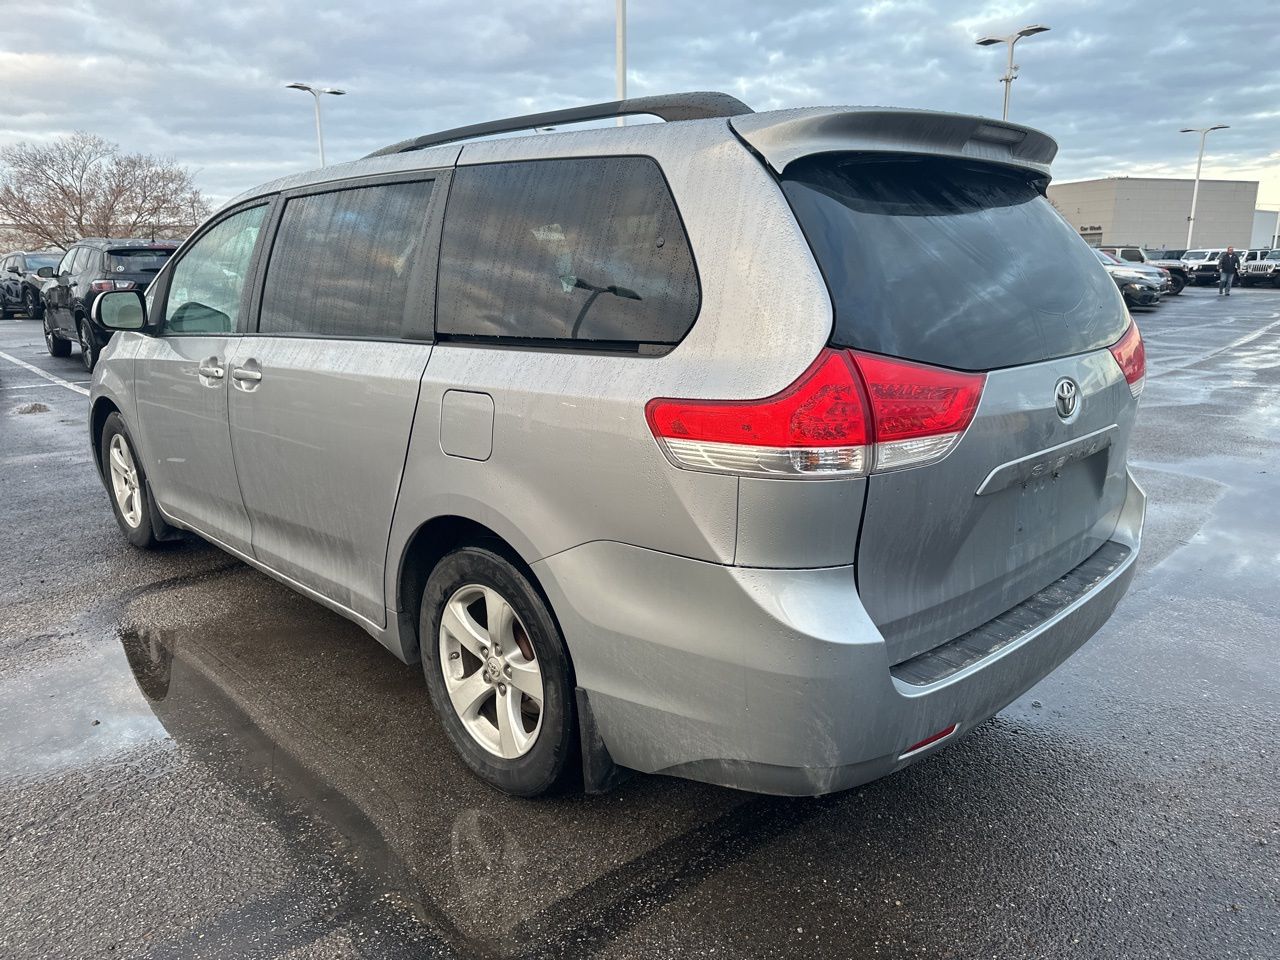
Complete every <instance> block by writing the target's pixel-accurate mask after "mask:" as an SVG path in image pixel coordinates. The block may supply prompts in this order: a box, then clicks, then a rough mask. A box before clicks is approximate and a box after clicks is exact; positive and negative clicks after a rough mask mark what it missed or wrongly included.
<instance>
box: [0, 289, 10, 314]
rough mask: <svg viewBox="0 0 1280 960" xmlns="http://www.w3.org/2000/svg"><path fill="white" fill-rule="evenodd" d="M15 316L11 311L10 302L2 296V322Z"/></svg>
mask: <svg viewBox="0 0 1280 960" xmlns="http://www.w3.org/2000/svg"><path fill="white" fill-rule="evenodd" d="M12 316H13V311H12V310H10V309H9V306H8V302H7V301H6V300H5V299H4V295H3V294H0V320H8V319H9V318H11V317H12Z"/></svg>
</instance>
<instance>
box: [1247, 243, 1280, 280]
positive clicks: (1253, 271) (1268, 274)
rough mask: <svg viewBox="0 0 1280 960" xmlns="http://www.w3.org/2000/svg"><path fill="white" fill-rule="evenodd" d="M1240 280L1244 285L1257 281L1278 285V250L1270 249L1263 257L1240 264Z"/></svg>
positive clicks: (1279, 260)
mask: <svg viewBox="0 0 1280 960" xmlns="http://www.w3.org/2000/svg"><path fill="white" fill-rule="evenodd" d="M1240 282H1241V283H1243V284H1244V285H1245V286H1246V287H1252V286H1253V285H1254V284H1257V283H1270V284H1271V285H1272V286H1273V287H1280V250H1272V251H1271V252H1270V253H1268V254H1267V255H1266V256H1265V257H1262V258H1260V259H1258V260H1250V261H1249V262H1248V263H1242V264H1240Z"/></svg>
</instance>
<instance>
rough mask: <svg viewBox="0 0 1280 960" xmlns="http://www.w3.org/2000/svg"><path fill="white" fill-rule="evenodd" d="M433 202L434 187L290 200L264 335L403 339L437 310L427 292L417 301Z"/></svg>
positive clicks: (271, 272) (275, 254) (276, 251)
mask: <svg viewBox="0 0 1280 960" xmlns="http://www.w3.org/2000/svg"><path fill="white" fill-rule="evenodd" d="M430 197H431V181H418V182H416V183H388V184H381V185H379V186H373V187H359V188H356V189H352V190H339V191H336V192H334V193H321V194H315V195H312V196H306V197H297V198H295V199H293V200H290V201H289V203H288V205H287V206H286V207H285V208H284V217H283V219H282V220H281V221H280V231H279V233H277V235H276V240H275V244H274V245H273V247H272V251H271V263H270V265H269V266H268V268H267V282H266V289H265V291H264V292H263V296H262V316H261V318H260V320H259V322H258V330H259V332H261V333H271V334H277V335H279V334H297V335H312V336H327V337H379V338H397V337H399V336H401V334H402V331H403V330H404V329H405V325H406V323H408V322H410V321H411V320H412V319H414V318H415V316H422V314H423V313H424V312H425V311H427V310H429V308H430V304H429V302H428V293H427V292H425V291H422V290H420V291H419V292H418V295H417V296H414V297H412V298H411V297H410V293H411V291H410V281H411V279H412V275H413V267H414V265H415V263H416V261H417V254H418V250H419V248H420V246H421V245H422V242H423V239H424V238H423V234H424V230H425V224H426V216H427V202H428V200H429V199H430ZM411 299H412V302H411Z"/></svg>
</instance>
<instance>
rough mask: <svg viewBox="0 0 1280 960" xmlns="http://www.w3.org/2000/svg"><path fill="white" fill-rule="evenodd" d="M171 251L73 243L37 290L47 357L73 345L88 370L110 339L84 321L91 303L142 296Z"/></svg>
mask: <svg viewBox="0 0 1280 960" xmlns="http://www.w3.org/2000/svg"><path fill="white" fill-rule="evenodd" d="M176 249H178V245H177V244H176V243H174V242H172V241H165V240H157V241H149V240H104V239H98V238H90V239H86V240H80V241H78V242H77V243H76V244H75V245H74V246H72V247H71V249H70V250H68V251H67V252H66V255H65V256H63V258H62V262H61V263H59V264H58V266H57V268H56V269H55V270H53V271H52V272H50V273H49V274H48V276H49V277H51V279H47V280H46V281H45V284H44V286H43V287H42V288H41V292H42V294H43V297H44V306H45V316H44V341H45V344H46V345H47V346H48V348H49V353H51V354H52V355H53V356H55V357H65V356H67V355H68V354H69V353H70V352H71V341H72V340H75V341H77V342H79V344H80V354H81V356H82V357H83V358H84V366H85V369H86V370H92V369H93V365H94V364H95V363H97V361H98V353H99V352H100V351H101V350H102V348H103V347H104V346H106V344H107V341H108V340H109V339H111V331H110V330H107V329H105V328H103V327H101V326H99V325H98V324H97V323H95V322H94V321H93V320H92V319H90V317H91V312H90V311H91V308H92V307H93V301H94V300H95V299H97V297H98V294H100V293H106V292H107V291H108V290H145V289H146V287H147V284H149V283H150V282H151V278H152V277H154V276H155V275H156V274H157V273H159V272H160V268H161V267H163V266H164V263H165V261H166V260H168V259H169V257H170V256H171V255H172V254H173V251H174V250H176ZM41 273H42V275H43V274H44V273H45V272H44V271H41Z"/></svg>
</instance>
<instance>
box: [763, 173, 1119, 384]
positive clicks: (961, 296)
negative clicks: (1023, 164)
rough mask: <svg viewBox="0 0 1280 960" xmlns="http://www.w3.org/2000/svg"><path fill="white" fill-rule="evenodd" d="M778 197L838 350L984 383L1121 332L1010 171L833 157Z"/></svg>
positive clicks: (1021, 176) (1072, 240)
mask: <svg viewBox="0 0 1280 960" xmlns="http://www.w3.org/2000/svg"><path fill="white" fill-rule="evenodd" d="M782 186H783V190H784V192H785V193H786V196H787V199H788V200H789V201H790V203H791V206H792V209H793V210H794V211H795V214H796V217H797V219H798V220H799V222H800V225H801V227H802V229H803V230H804V233H805V236H806V237H807V238H808V241H809V243H810V245H811V246H812V248H813V251H814V254H815V256H816V257H817V260H818V264H819V266H820V267H821V268H822V272H823V274H824V276H825V277H826V281H827V285H828V287H829V289H830V291H831V297H832V302H833V305H834V308H835V326H834V330H833V334H832V341H833V342H834V343H835V344H837V345H839V346H848V347H856V348H858V349H861V350H867V351H870V352H872V353H881V354H887V355H890V356H896V357H903V358H906V359H910V360H917V361H920V362H922V363H931V364H936V365H939V366H945V367H952V368H956V369H962V370H992V369H996V368H1000V367H1009V366H1017V365H1020V364H1027V363H1035V362H1039V361H1042V360H1049V359H1052V358H1055V357H1062V356H1069V355H1071V354H1076V353H1083V352H1086V351H1089V350H1095V349H1098V348H1100V347H1104V346H1106V345H1108V344H1111V343H1114V342H1115V341H1116V340H1117V339H1119V337H1120V336H1121V334H1122V333H1123V332H1124V328H1125V324H1126V323H1127V319H1126V315H1125V312H1124V304H1123V301H1122V300H1121V299H1120V296H1119V294H1118V292H1117V290H1116V286H1115V283H1114V282H1112V280H1111V278H1110V277H1109V276H1108V274H1107V273H1106V271H1105V270H1104V269H1103V268H1102V265H1101V264H1100V263H1099V262H1098V258H1097V255H1096V254H1095V252H1094V251H1093V249H1091V248H1090V247H1089V246H1088V245H1087V244H1086V243H1085V242H1084V241H1083V240H1082V239H1081V238H1080V237H1079V236H1078V235H1077V234H1076V232H1075V231H1074V230H1073V229H1072V228H1071V227H1070V226H1069V225H1068V224H1067V223H1066V222H1065V221H1063V219H1062V218H1061V217H1060V216H1059V215H1058V214H1057V212H1056V211H1055V210H1054V209H1053V207H1052V206H1051V205H1050V203H1049V201H1048V200H1046V199H1045V197H1044V196H1043V194H1042V193H1041V190H1040V188H1039V186H1040V185H1039V184H1038V183H1037V182H1036V181H1035V180H1033V179H1031V178H1030V177H1029V176H1028V175H1027V174H1025V173H1023V172H1021V171H1015V170H1010V169H1006V168H1003V167H997V166H993V165H989V164H982V163H976V162H969V161H962V160H953V159H944V158H935V157H920V156H912V155H903V154H882V153H878V154H865V153H834V154H820V155H816V156H812V157H806V158H802V159H801V160H797V161H795V162H794V163H792V164H790V165H789V166H788V167H787V168H786V170H785V171H784V173H783V177H782Z"/></svg>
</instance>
